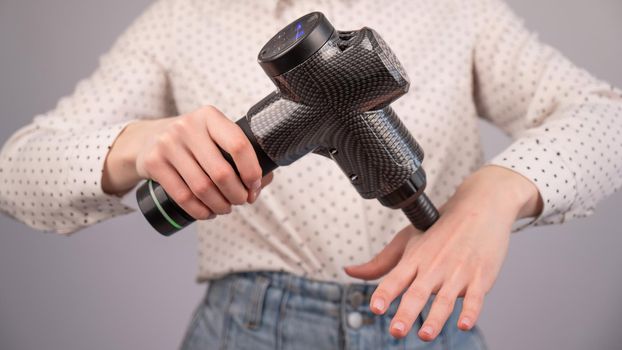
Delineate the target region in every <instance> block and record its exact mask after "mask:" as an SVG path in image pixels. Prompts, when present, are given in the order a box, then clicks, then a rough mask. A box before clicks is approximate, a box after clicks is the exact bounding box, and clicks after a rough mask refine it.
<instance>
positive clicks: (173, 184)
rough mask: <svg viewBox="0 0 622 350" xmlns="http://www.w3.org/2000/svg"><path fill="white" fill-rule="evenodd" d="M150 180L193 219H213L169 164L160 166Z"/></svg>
mask: <svg viewBox="0 0 622 350" xmlns="http://www.w3.org/2000/svg"><path fill="white" fill-rule="evenodd" d="M152 178H153V179H154V180H155V181H157V182H158V183H160V185H161V186H162V187H163V188H164V190H165V191H166V193H167V195H169V196H170V197H171V198H172V199H173V201H175V203H177V204H178V205H179V206H180V207H181V208H182V209H183V210H184V211H185V212H186V213H188V214H189V215H190V216H192V217H193V218H195V219H197V220H206V219H210V218H212V217H213V213H212V211H211V210H209V208H208V207H207V206H205V204H203V203H202V202H201V201H200V200H199V199H198V198H196V197H195V196H194V194H193V193H192V191H191V190H190V188H188V185H186V183H185V182H184V180H182V178H181V176H180V175H179V174H178V173H177V171H176V170H175V168H173V166H172V165H171V164H168V163H162V164H160V166H159V167H158V171H157V172H154V173H153V174H152Z"/></svg>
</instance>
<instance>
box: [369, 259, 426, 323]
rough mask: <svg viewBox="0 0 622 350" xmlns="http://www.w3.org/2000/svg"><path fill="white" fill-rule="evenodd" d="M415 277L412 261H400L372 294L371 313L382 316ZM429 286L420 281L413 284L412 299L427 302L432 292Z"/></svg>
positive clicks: (415, 269) (414, 266)
mask: <svg viewBox="0 0 622 350" xmlns="http://www.w3.org/2000/svg"><path fill="white" fill-rule="evenodd" d="M416 275H417V266H416V265H415V264H414V263H413V259H412V258H409V259H401V260H400V262H399V263H398V264H397V265H396V266H395V267H394V268H393V269H392V270H391V272H389V273H388V274H387V275H386V277H385V278H384V279H383V280H382V282H380V284H378V287H377V288H376V290H375V291H374V293H373V294H372V296H371V302H370V307H371V311H372V312H373V313H375V314H378V315H380V314H383V313H384V312H385V311H386V309H387V308H388V306H389V305H390V304H391V303H392V302H393V300H395V298H397V296H398V295H400V294H401V293H402V292H403V291H404V290H405V289H406V288H407V287H408V286H409V285H411V284H412V283H413V280H414V279H415V276H416ZM431 285H432V284H431V283H429V282H428V281H423V280H420V283H417V284H415V287H414V290H413V291H411V293H412V297H413V298H415V299H417V300H419V299H424V298H425V299H426V300H427V298H428V297H429V296H430V293H431V292H432V291H431V287H430V286H431Z"/></svg>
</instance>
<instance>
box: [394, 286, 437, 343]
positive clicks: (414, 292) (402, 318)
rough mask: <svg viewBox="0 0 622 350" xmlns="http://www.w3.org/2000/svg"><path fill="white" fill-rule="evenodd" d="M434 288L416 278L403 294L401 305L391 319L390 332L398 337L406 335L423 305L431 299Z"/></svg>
mask: <svg viewBox="0 0 622 350" xmlns="http://www.w3.org/2000/svg"><path fill="white" fill-rule="evenodd" d="M431 293H432V289H431V288H430V287H429V286H428V285H427V284H425V283H424V282H423V281H418V280H415V281H414V282H413V283H412V284H411V285H410V287H408V289H407V290H406V292H404V294H403V295H402V300H401V301H400V306H399V307H398V309H397V312H396V313H395V316H394V317H393V320H392V321H391V326H390V328H389V332H390V333H391V335H393V336H394V337H396V338H403V337H405V336H406V335H407V334H408V332H409V331H410V329H411V328H412V325H413V323H414V322H415V321H416V320H417V317H418V316H419V314H420V313H421V310H423V307H424V306H425V304H426V303H427V302H428V299H430V294H431Z"/></svg>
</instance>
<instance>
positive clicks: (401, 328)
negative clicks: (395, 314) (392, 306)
mask: <svg viewBox="0 0 622 350" xmlns="http://www.w3.org/2000/svg"><path fill="white" fill-rule="evenodd" d="M393 329H395V330H396V331H398V332H400V333H402V332H404V330H405V329H406V325H404V323H402V322H400V321H397V322H395V324H393Z"/></svg>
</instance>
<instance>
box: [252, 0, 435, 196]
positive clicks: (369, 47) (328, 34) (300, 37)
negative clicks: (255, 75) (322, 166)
mask: <svg viewBox="0 0 622 350" xmlns="http://www.w3.org/2000/svg"><path fill="white" fill-rule="evenodd" d="M258 59H259V63H260V65H261V66H262V68H263V69H264V71H265V72H266V74H267V75H268V76H269V77H270V78H271V79H272V81H273V82H274V84H275V85H276V87H277V93H275V94H273V95H270V96H268V97H267V98H266V99H265V100H264V101H261V102H260V103H258V104H257V105H256V106H254V107H253V108H251V110H250V111H249V113H248V114H247V118H248V120H249V124H250V127H251V129H252V131H253V134H254V135H255V137H256V138H257V141H258V143H259V144H260V145H261V147H262V148H263V149H264V151H266V153H267V154H268V155H269V156H270V158H272V159H273V160H274V161H275V162H276V163H277V164H279V165H288V164H290V163H292V162H293V161H295V160H297V159H299V158H300V157H302V156H303V155H305V154H307V153H309V152H311V151H313V152H315V153H318V154H321V155H324V156H327V157H330V158H332V159H333V160H335V161H336V162H337V163H338V164H339V166H340V167H341V169H342V170H343V171H344V173H345V174H346V175H347V176H348V177H349V178H350V180H351V182H352V184H353V185H354V187H355V188H356V189H357V190H358V192H359V193H360V194H361V196H363V197H364V198H377V199H379V200H380V201H381V202H382V203H383V204H384V205H386V206H389V207H392V208H402V207H403V206H405V205H407V204H409V203H412V202H413V201H414V200H415V199H416V198H417V197H418V196H419V195H420V194H421V193H422V191H423V189H424V187H425V173H424V172H423V169H422V168H421V162H422V160H423V151H422V150H421V148H420V147H419V145H418V144H417V142H416V141H415V140H414V139H413V137H412V136H411V134H410V133H409V132H408V130H407V129H406V127H405V126H404V125H403V124H402V122H401V121H400V120H399V118H398V117H397V116H396V114H395V113H394V112H393V110H392V109H391V108H390V107H389V104H390V103H391V102H393V101H395V100H396V99H397V98H399V97H400V96H402V95H404V94H405V93H406V92H407V91H408V88H409V85H410V83H409V79H408V76H407V74H406V72H405V71H404V69H403V67H402V65H401V64H400V62H399V61H398V60H397V58H396V56H395V55H394V54H393V52H392V50H391V49H390V48H389V46H388V45H387V44H386V42H385V41H384V40H383V39H382V38H381V37H380V36H379V35H378V33H376V32H375V31H374V30H373V29H370V28H367V27H365V28H362V29H360V30H356V31H337V30H335V29H334V28H333V27H332V25H331V24H330V23H329V22H328V20H327V19H326V18H325V17H324V15H322V14H321V13H318V12H314V13H310V14H308V15H306V16H303V17H302V18H300V19H298V20H297V21H294V22H292V23H291V24H290V25H289V26H287V27H285V28H284V29H283V30H281V31H280V32H279V33H277V34H276V35H275V36H274V37H273V38H272V39H271V40H270V41H269V42H268V43H267V44H266V45H265V46H264V47H263V49H262V50H261V51H260V54H259V58H258Z"/></svg>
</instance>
